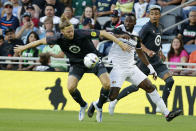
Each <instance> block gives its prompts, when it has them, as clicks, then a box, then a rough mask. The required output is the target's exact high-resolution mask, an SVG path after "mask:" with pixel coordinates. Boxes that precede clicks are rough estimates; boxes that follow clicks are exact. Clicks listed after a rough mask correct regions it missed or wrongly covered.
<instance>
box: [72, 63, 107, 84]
mask: <svg viewBox="0 0 196 131" xmlns="http://www.w3.org/2000/svg"><path fill="white" fill-rule="evenodd" d="M106 72H107V69H106V68H105V66H104V64H103V63H99V64H97V65H96V66H95V68H93V69H88V68H86V67H85V66H84V65H78V64H74V65H71V67H70V69H69V76H70V75H73V76H75V77H76V78H77V79H78V80H80V79H81V78H82V76H83V74H84V73H94V74H95V75H96V76H98V77H99V76H100V75H101V74H103V73H106Z"/></svg>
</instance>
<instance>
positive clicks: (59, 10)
mask: <svg viewBox="0 0 196 131" xmlns="http://www.w3.org/2000/svg"><path fill="white" fill-rule="evenodd" d="M35 3H36V4H37V5H38V6H39V8H40V9H42V12H41V14H40V16H41V17H42V16H44V15H45V11H44V10H45V8H46V5H52V6H53V7H54V10H55V13H54V15H55V16H58V17H60V16H61V15H62V14H63V11H64V9H65V6H64V3H62V2H60V1H59V0H38V1H36V2H35Z"/></svg>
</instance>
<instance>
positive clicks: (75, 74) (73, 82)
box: [67, 66, 88, 121]
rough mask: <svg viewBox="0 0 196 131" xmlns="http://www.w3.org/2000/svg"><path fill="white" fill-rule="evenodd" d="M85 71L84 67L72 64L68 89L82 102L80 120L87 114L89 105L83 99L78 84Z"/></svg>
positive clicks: (77, 100)
mask: <svg viewBox="0 0 196 131" xmlns="http://www.w3.org/2000/svg"><path fill="white" fill-rule="evenodd" d="M83 74H84V71H83V69H82V68H79V67H77V66H72V67H71V68H70V72H69V76H68V85H67V88H68V91H69V93H70V94H71V96H72V98H73V99H74V100H75V101H76V102H77V103H78V104H80V112H79V120H80V121H81V120H83V119H84V116H85V110H86V109H87V107H88V104H87V103H86V102H85V101H84V100H83V98H82V96H81V94H80V91H79V90H78V89H77V85H78V82H79V80H80V79H81V78H82V75H83Z"/></svg>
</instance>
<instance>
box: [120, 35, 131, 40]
mask: <svg viewBox="0 0 196 131" xmlns="http://www.w3.org/2000/svg"><path fill="white" fill-rule="evenodd" d="M121 38H123V39H126V40H129V39H130V38H131V37H130V36H129V35H127V34H123V35H121Z"/></svg>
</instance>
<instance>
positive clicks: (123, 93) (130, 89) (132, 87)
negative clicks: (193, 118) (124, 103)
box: [117, 85, 138, 100]
mask: <svg viewBox="0 0 196 131" xmlns="http://www.w3.org/2000/svg"><path fill="white" fill-rule="evenodd" d="M135 91H138V87H137V86H135V85H130V86H128V87H126V88H125V89H123V90H122V91H121V92H120V94H119V95H118V97H117V100H120V99H122V98H123V97H125V96H127V95H128V94H130V93H132V92H135Z"/></svg>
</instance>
